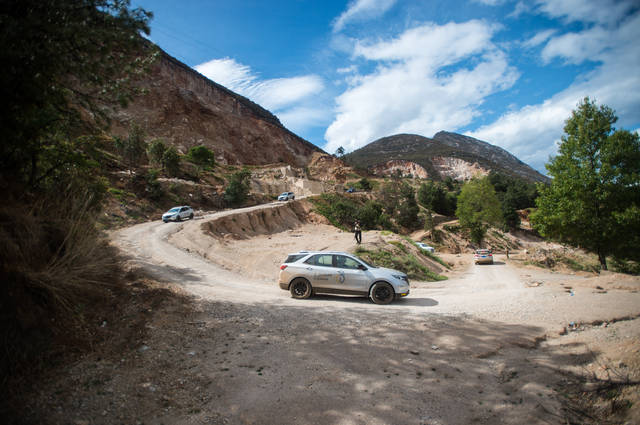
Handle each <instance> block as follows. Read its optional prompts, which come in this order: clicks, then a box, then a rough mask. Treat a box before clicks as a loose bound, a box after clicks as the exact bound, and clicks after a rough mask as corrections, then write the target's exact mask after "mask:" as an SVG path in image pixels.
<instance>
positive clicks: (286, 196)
mask: <svg viewBox="0 0 640 425" xmlns="http://www.w3.org/2000/svg"><path fill="white" fill-rule="evenodd" d="M289 199H296V195H294V194H293V192H282V193H281V194H280V196H278V201H288V200H289Z"/></svg>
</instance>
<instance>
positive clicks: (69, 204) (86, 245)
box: [0, 190, 121, 388]
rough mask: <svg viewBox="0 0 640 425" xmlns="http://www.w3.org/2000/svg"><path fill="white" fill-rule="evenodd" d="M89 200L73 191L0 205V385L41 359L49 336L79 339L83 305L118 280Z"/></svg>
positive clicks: (85, 194)
mask: <svg viewBox="0 0 640 425" xmlns="http://www.w3.org/2000/svg"><path fill="white" fill-rule="evenodd" d="M56 195H58V196H56ZM94 205H95V202H94V200H93V198H92V197H91V196H90V194H89V192H87V191H83V190H77V191H69V192H67V193H66V194H65V195H62V196H60V195H59V194H52V195H49V196H46V197H44V198H43V199H40V200H38V201H35V202H26V201H20V200H7V201H5V202H4V203H3V205H2V206H0V282H2V283H0V348H1V350H0V376H1V377H2V378H0V388H6V385H8V383H9V382H10V381H15V380H16V379H20V376H21V374H22V373H25V372H27V373H28V372H29V371H33V370H35V369H38V367H37V366H38V364H41V365H43V363H45V362H46V361H47V359H46V357H47V355H46V354H45V353H48V352H51V351H52V346H53V345H55V344H56V342H55V341H60V340H61V339H67V341H71V340H74V339H75V340H80V339H82V335H80V334H79V333H78V330H79V329H82V328H83V325H82V322H83V317H84V315H85V314H86V313H87V309H89V308H90V306H91V304H92V303H95V302H100V301H101V299H104V297H106V296H108V295H109V288H113V287H114V286H115V285H118V283H119V281H120V279H119V276H120V275H121V273H120V268H119V261H118V257H117V254H116V250H115V248H113V247H111V246H109V245H108V242H107V240H106V238H105V237H104V236H103V235H102V234H101V233H100V232H99V231H98V230H97V229H96V227H95V225H94V223H95V214H96V209H95V208H94V207H93V206H94ZM80 333H81V332H80ZM54 351H55V350H54Z"/></svg>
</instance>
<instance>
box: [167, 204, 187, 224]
mask: <svg viewBox="0 0 640 425" xmlns="http://www.w3.org/2000/svg"><path fill="white" fill-rule="evenodd" d="M187 218H189V219H191V218H193V209H192V208H191V207H190V206H188V205H184V206H181V207H173V208H171V209H170V210H169V211H167V212H166V213H164V214H162V221H164V222H165V223H166V222H168V221H182V220H184V219H187Z"/></svg>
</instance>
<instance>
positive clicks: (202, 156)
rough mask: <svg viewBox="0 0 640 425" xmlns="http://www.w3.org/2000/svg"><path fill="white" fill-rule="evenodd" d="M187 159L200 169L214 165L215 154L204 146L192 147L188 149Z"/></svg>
mask: <svg viewBox="0 0 640 425" xmlns="http://www.w3.org/2000/svg"><path fill="white" fill-rule="evenodd" d="M187 157H188V158H189V160H190V161H191V162H193V163H194V164H196V165H197V166H198V167H201V168H208V167H213V166H214V165H215V164H216V161H215V154H214V153H213V152H212V151H211V149H209V148H207V147H206V146H194V147H192V148H191V149H189V152H188V153H187Z"/></svg>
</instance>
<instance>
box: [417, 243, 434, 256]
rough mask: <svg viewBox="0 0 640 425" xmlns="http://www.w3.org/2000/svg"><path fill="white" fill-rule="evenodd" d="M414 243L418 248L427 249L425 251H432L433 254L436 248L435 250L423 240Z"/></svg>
mask: <svg viewBox="0 0 640 425" xmlns="http://www.w3.org/2000/svg"><path fill="white" fill-rule="evenodd" d="M416 245H417V246H418V248H420V249H422V250H423V251H427V252H430V253H432V254H433V253H434V252H436V250H435V248H434V247H432V246H429V245H427V244H426V243H424V242H416Z"/></svg>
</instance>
